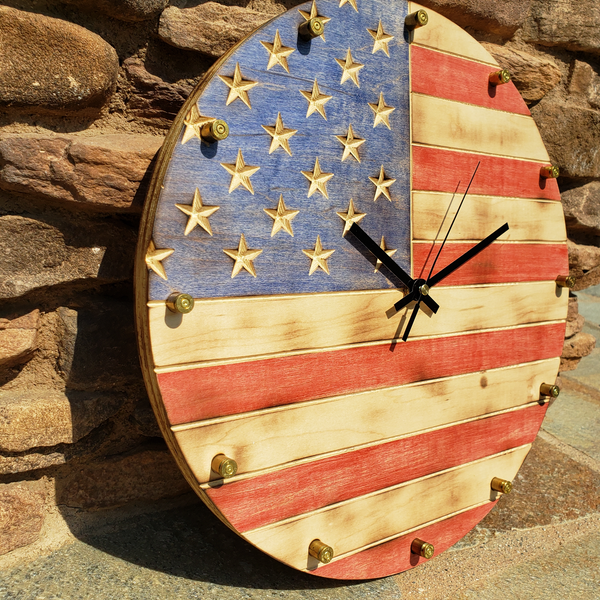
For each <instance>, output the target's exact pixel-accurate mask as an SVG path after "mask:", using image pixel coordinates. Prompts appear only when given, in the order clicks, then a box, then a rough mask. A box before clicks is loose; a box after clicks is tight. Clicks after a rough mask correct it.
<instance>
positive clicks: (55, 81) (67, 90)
mask: <svg viewBox="0 0 600 600" xmlns="http://www.w3.org/2000/svg"><path fill="white" fill-rule="evenodd" d="M0 24H1V25H0V36H1V37H0V39H1V43H0V64H2V77H1V78H0V106H2V107H16V108H20V109H24V110H27V111H29V112H36V113H37V112H44V111H45V112H54V113H65V112H66V113H68V112H74V111H80V110H82V109H94V110H98V109H99V108H101V107H102V106H103V105H104V104H105V103H106V102H107V100H108V99H109V98H110V96H111V95H112V93H113V91H114V89H115V85H116V81H117V73H118V69H119V60H118V58H117V53H116V52H115V50H114V48H113V47H112V46H110V45H109V44H107V43H106V42H105V41H104V40H103V39H102V38H101V37H100V36H98V35H96V34H95V33H92V32H91V31H88V30H87V29H84V28H83V27H80V26H78V25H75V24H73V23H69V22H68V21H63V20H60V19H53V18H51V17H46V16H44V15H40V14H36V13H30V12H25V11H21V10H16V9H14V8H9V7H7V6H0Z"/></svg>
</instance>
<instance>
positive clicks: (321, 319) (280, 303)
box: [150, 281, 568, 367]
mask: <svg viewBox="0 0 600 600" xmlns="http://www.w3.org/2000/svg"><path fill="white" fill-rule="evenodd" d="M432 297H434V299H435V300H436V301H437V302H438V303H439V305H440V310H439V311H438V313H437V314H436V315H434V316H431V317H429V316H427V315H425V314H421V315H420V318H418V319H417V321H416V323H415V327H414V328H413V334H412V335H413V337H420V336H439V335H446V334H452V333H461V332H467V331H476V330H478V329H490V328H499V327H514V326H517V325H526V324H530V323H539V322H542V321H552V320H562V319H564V318H565V315H566V307H567V303H568V292H567V291H564V290H563V291H562V292H561V291H560V290H558V291H557V289H556V284H555V283H554V281H549V282H541V283H522V284H515V285H506V286H473V287H465V288H444V287H440V288H435V294H434V293H433V291H432ZM399 298H401V295H400V294H399V293H398V292H389V291H375V292H362V293H361V292H358V293H349V294H331V295H313V296H311V295H307V296H287V297H281V296H274V297H257V298H250V299H228V300H214V301H212V300H206V301H197V303H196V307H195V308H194V310H193V311H192V312H191V313H190V314H188V315H184V317H183V318H181V315H176V314H173V313H171V312H170V311H169V310H168V309H167V308H166V307H165V306H152V307H151V308H150V335H151V339H152V348H153V352H154V362H155V364H156V366H159V367H160V366H167V365H176V364H181V363H192V362H197V361H209V360H219V359H232V358H234V357H237V358H242V357H252V356H262V355H266V354H273V353H279V352H291V351H298V350H304V351H307V350H309V349H311V350H316V349H319V348H321V349H324V348H333V347H336V346H343V345H348V344H358V343H365V342H377V341H381V340H391V339H393V338H395V337H396V335H397V333H396V332H397V329H398V325H399V324H400V320H401V318H402V314H403V313H400V314H398V315H396V316H395V317H393V318H389V319H388V318H387V317H386V312H387V311H389V310H390V308H391V307H392V305H393V304H394V302H396V301H397V300H398V299H399ZM490 307H493V309H492V308H490ZM182 348H185V351H184V352H182Z"/></svg>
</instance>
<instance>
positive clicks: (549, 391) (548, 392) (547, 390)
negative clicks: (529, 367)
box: [540, 383, 560, 398]
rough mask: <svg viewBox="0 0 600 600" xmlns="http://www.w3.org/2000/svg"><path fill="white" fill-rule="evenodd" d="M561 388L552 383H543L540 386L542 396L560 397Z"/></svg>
mask: <svg viewBox="0 0 600 600" xmlns="http://www.w3.org/2000/svg"><path fill="white" fill-rule="evenodd" d="M559 394H560V388H559V387H558V386H557V385H553V384H551V383H542V385H541V386H540V396H549V397H550V398H558V395H559Z"/></svg>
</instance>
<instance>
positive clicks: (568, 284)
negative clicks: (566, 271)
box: [556, 275, 576, 289]
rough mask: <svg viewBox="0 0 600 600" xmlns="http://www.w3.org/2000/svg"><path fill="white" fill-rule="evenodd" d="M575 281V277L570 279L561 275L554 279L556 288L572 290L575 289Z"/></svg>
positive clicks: (569, 276) (568, 276)
mask: <svg viewBox="0 0 600 600" xmlns="http://www.w3.org/2000/svg"><path fill="white" fill-rule="evenodd" d="M575 281H576V280H575V277H572V276H571V275H561V276H560V277H557V278H556V285H557V286H558V287H563V288H569V289H572V288H574V287H575Z"/></svg>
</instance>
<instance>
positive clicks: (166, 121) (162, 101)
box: [123, 57, 193, 128]
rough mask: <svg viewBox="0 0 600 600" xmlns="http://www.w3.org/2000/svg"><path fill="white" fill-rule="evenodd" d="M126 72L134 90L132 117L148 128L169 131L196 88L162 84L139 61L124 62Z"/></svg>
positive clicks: (164, 82) (131, 104)
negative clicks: (151, 126) (152, 127)
mask: <svg viewBox="0 0 600 600" xmlns="http://www.w3.org/2000/svg"><path fill="white" fill-rule="evenodd" d="M123 69H124V70H125V74H126V77H127V81H128V82H129V83H130V84H131V86H132V87H133V93H132V94H131V95H130V98H129V100H128V102H127V107H128V109H129V110H130V111H131V113H132V114H133V115H134V116H135V117H136V118H137V119H139V120H141V121H142V122H144V123H147V124H149V125H153V126H155V127H157V126H158V127H164V128H169V127H170V126H171V124H172V122H173V119H174V118H175V116H176V115H177V113H178V112H179V109H180V108H181V107H182V106H183V103H184V102H185V100H186V98H187V97H188V96H189V94H190V92H191V91H192V89H193V86H191V85H181V84H171V83H168V82H166V81H163V80H162V79H161V78H160V77H157V76H156V75H152V74H151V73H149V72H148V71H147V69H146V66H145V64H144V62H143V61H142V60H141V59H140V58H138V57H131V58H128V59H126V60H124V61H123Z"/></svg>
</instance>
